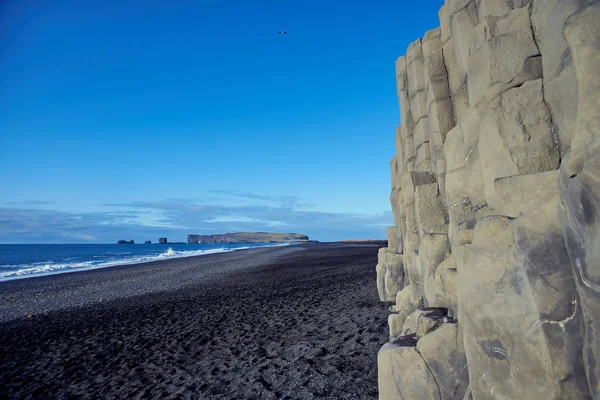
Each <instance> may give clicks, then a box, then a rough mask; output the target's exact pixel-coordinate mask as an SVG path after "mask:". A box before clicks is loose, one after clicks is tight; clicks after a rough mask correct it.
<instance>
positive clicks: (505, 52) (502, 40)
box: [467, 8, 542, 105]
mask: <svg viewBox="0 0 600 400" xmlns="http://www.w3.org/2000/svg"><path fill="white" fill-rule="evenodd" d="M473 40H474V47H473V50H472V51H473V53H472V57H471V58H470V59H469V60H468V66H467V71H468V72H467V73H468V84H467V87H468V91H469V104H471V105H476V104H478V103H479V102H480V101H482V99H484V97H485V98H487V100H486V102H487V101H489V99H492V98H493V97H494V96H495V95H497V94H498V93H501V92H502V91H504V90H506V89H508V88H510V87H515V86H518V85H520V84H521V83H523V82H525V81H528V80H534V79H539V78H541V77H542V65H541V57H538V56H539V55H540V53H539V50H538V48H537V46H536V43H535V40H534V38H533V33H532V29H531V25H530V21H529V14H528V11H527V8H521V9H517V10H512V11H510V12H508V13H506V14H504V15H503V16H502V17H489V18H487V19H486V20H485V22H484V24H483V25H481V26H480V27H479V28H478V29H477V30H476V34H475V37H474V39H473Z"/></svg>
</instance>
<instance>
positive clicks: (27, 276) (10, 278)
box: [0, 242, 304, 283]
mask: <svg viewBox="0 0 600 400" xmlns="http://www.w3.org/2000/svg"><path fill="white" fill-rule="evenodd" d="M302 243H304V242H289V243H284V242H281V243H276V244H275V243H274V244H265V245H260V246H254V247H250V246H247V247H239V248H231V249H225V248H223V249H221V250H220V251H212V250H216V249H207V250H205V251H206V253H204V254H190V255H180V256H177V255H175V256H171V257H166V258H164V259H155V260H141V261H131V262H127V261H115V263H114V264H112V263H110V262H109V263H106V264H100V265H89V266H84V267H76V268H70V269H69V268H65V269H61V270H53V271H49V272H38V273H31V274H23V275H15V276H8V277H0V283H2V282H9V281H14V280H20V279H32V278H39V277H43V276H52V275H60V274H67V273H72V272H82V271H91V270H96V269H103V268H112V267H120V266H126V265H139V264H146V263H152V262H161V261H168V260H175V259H180V258H189V257H203V256H207V255H211V254H221V253H231V252H234V251H240V250H250V249H257V248H270V247H284V246H293V245H297V244H302ZM169 244H173V243H169ZM239 244H244V245H246V244H253V243H239ZM142 246H146V245H142ZM170 248H171V247H168V249H170ZM190 251H192V250H190ZM197 251H202V250H197Z"/></svg>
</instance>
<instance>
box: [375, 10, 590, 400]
mask: <svg viewBox="0 0 600 400" xmlns="http://www.w3.org/2000/svg"><path fill="white" fill-rule="evenodd" d="M439 19H440V27H439V28H437V29H434V30H432V31H429V32H427V33H426V34H425V36H424V37H423V38H422V39H419V40H417V41H416V42H414V43H412V44H411V45H410V46H409V47H408V50H407V51H406V55H405V56H403V57H400V58H399V59H398V60H397V61H396V85H397V92H398V100H399V104H400V115H401V125H400V126H399V127H398V128H397V129H396V139H395V145H396V155H395V156H394V157H393V158H392V160H391V163H390V165H391V175H392V176H391V178H392V179H391V186H392V192H391V196H390V201H391V205H392V210H393V214H394V226H393V227H390V228H389V229H388V247H387V248H382V249H380V252H379V263H378V265H377V287H378V291H379V296H380V298H381V300H382V301H386V302H391V303H393V305H392V306H391V307H390V311H391V314H390V316H389V319H388V322H389V330H390V341H389V342H388V343H387V344H386V345H384V346H383V347H382V348H381V350H380V351H379V354H378V364H379V372H378V373H379V390H380V398H381V399H406V400H408V399H470V398H472V399H544V400H549V399H566V398H568V399H591V398H600V397H598V396H600V387H599V381H598V379H599V377H600V359H599V353H600V74H599V73H598V66H599V65H600V23H599V21H600V1H598V0H596V1H587V0H446V1H445V4H444V5H443V7H442V8H441V10H440V11H439Z"/></svg>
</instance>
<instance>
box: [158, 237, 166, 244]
mask: <svg viewBox="0 0 600 400" xmlns="http://www.w3.org/2000/svg"><path fill="white" fill-rule="evenodd" d="M167 243H168V241H167V238H166V237H163V238H159V239H158V244H167Z"/></svg>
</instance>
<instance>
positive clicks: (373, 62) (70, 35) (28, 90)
mask: <svg viewBox="0 0 600 400" xmlns="http://www.w3.org/2000/svg"><path fill="white" fill-rule="evenodd" d="M442 3H443V0H435V1H433V0H423V1H420V2H419V3H418V4H415V3H410V2H404V1H380V2H377V1H375V2H371V1H352V0H344V1H342V0H340V1H337V0H330V1H329V0H328V1H323V0H320V1H313V0H268V1H260V0H256V1H251V0H235V1H230V0H197V1H184V0H181V1H172V2H165V1H110V0H108V1H79V0H64V1H58V0H54V1H53V0H50V1H46V2H33V1H31V2H25V1H20V0H13V1H10V0H9V1H8V2H2V4H1V5H0V49H1V53H0V54H1V57H2V59H1V62H0V188H2V190H1V191H0V243H33V242H35V243H70V242H100V243H112V242H115V241H116V240H117V239H122V238H127V239H129V238H133V239H135V240H136V241H142V240H146V239H151V240H156V239H157V238H158V236H163V235H169V239H171V238H172V240H185V237H186V235H187V234H188V233H207V234H208V233H222V232H226V231H240V230H250V231H252V230H268V231H275V232H300V233H306V234H308V235H309V236H310V237H311V238H314V239H318V240H339V239H358V238H367V237H371V238H375V237H377V238H384V237H385V227H386V226H388V225H390V224H392V217H391V213H390V205H389V192H390V183H389V182H390V179H389V165H388V163H389V160H390V159H391V157H392V156H393V153H394V131H395V127H396V125H397V124H398V123H399V111H398V104H397V97H396V91H395V74H394V62H395V60H396V58H397V57H398V56H400V55H402V54H404V52H405V50H406V48H407V46H408V44H409V43H410V42H411V41H413V40H416V39H417V38H419V37H421V36H422V35H423V34H424V32H425V31H427V30H429V29H432V28H434V27H436V26H438V25H439V22H438V16H437V11H438V9H439V8H440V7H441V5H442ZM409 4H411V5H410V6H409ZM281 30H285V31H288V32H289V34H287V35H278V34H277V32H278V31H281Z"/></svg>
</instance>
